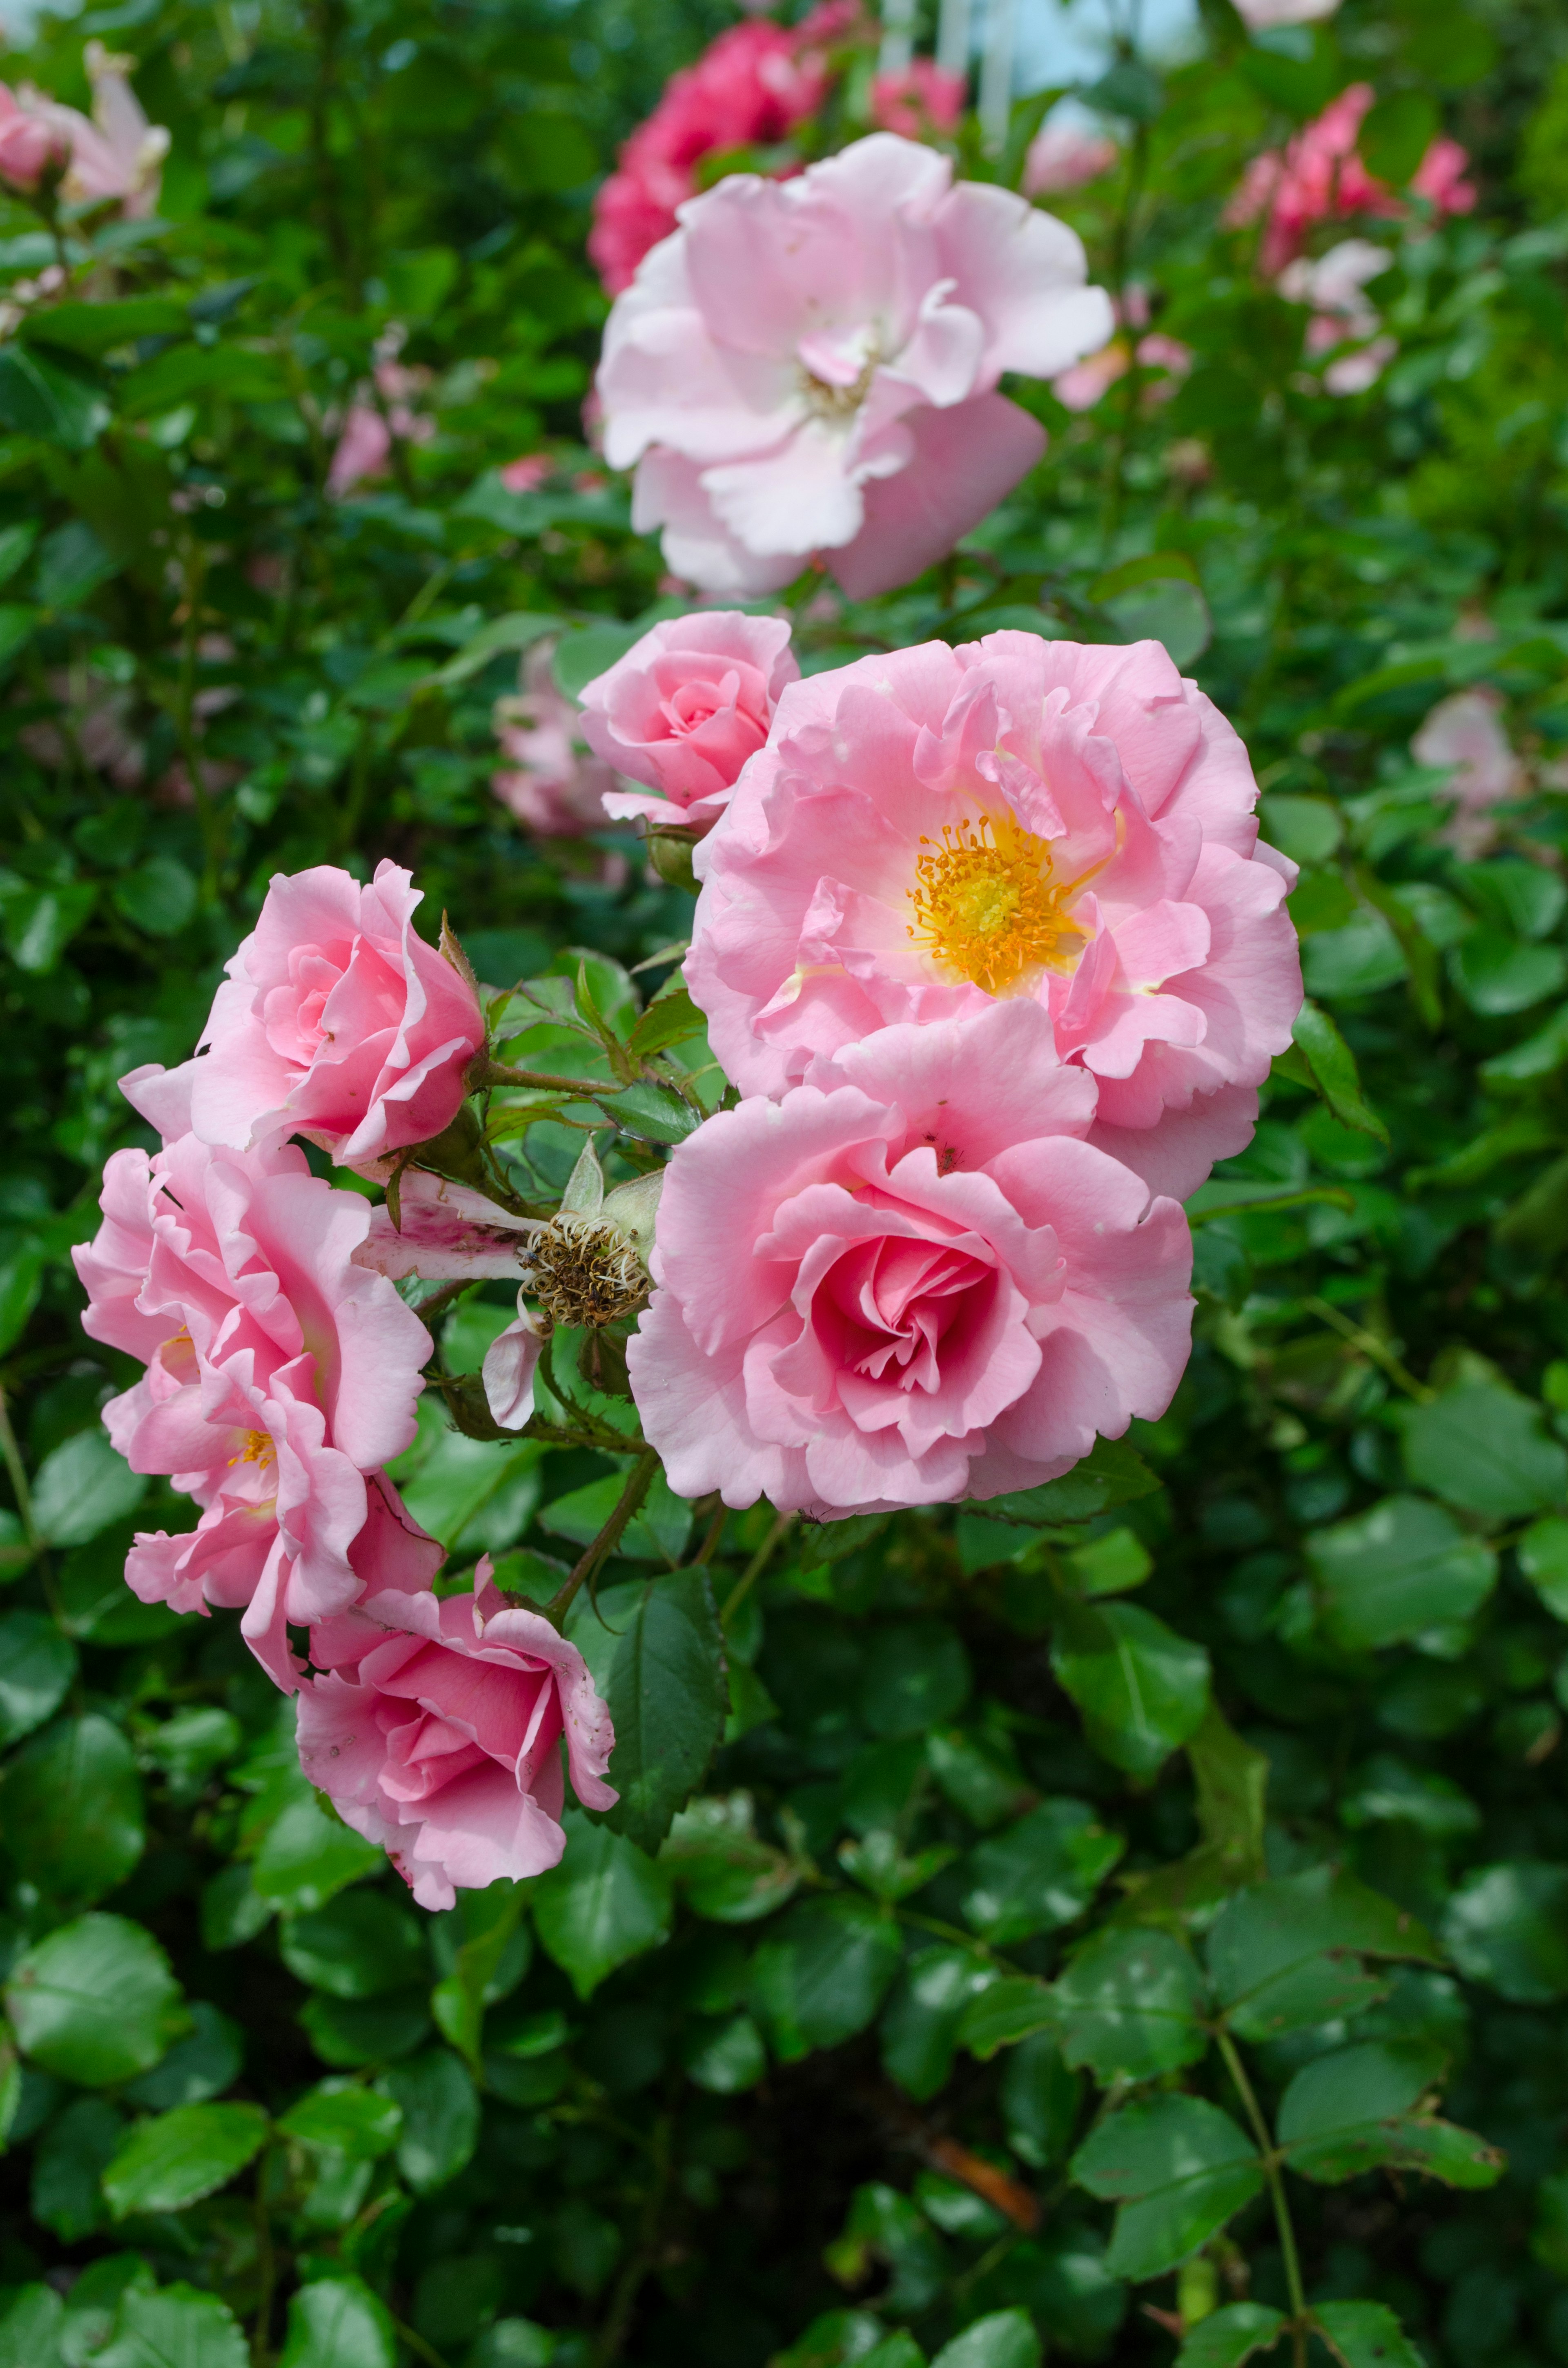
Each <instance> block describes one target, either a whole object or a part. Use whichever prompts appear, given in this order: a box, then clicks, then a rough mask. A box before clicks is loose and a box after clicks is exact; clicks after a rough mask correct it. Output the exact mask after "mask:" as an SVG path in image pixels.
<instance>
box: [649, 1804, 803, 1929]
mask: <svg viewBox="0 0 1568 2368" xmlns="http://www.w3.org/2000/svg"><path fill="white" fill-rule="evenodd" d="M659 1863H660V1865H661V1866H663V1867H664V1868H665V1870H666V1871H667V1872H668V1873H670V1874H672V1875H673V1876H674V1877H675V1880H676V1884H677V1885H678V1886H679V1889H680V1891H681V1893H682V1895H683V1896H684V1897H685V1900H686V1903H687V1907H689V1908H690V1909H691V1910H692V1913H693V1914H694V1915H697V1916H703V1917H707V1918H710V1920H711V1921H712V1922H713V1923H715V1924H751V1923H754V1922H755V1921H756V1918H758V1917H759V1916H771V1915H772V1913H773V1911H774V1909H775V1908H777V1907H783V1905H784V1903H785V1901H786V1900H788V1899H789V1898H790V1896H791V1895H792V1894H793V1893H794V1892H795V1891H796V1890H797V1889H798V1888H799V1885H800V1881H801V1868H800V1866H799V1864H798V1863H797V1861H795V1860H793V1859H791V1858H790V1857H788V1856H786V1854H785V1852H784V1851H783V1850H775V1849H774V1848H773V1846H772V1844H771V1843H769V1842H765V1841H762V1840H760V1839H758V1838H757V1836H756V1833H755V1832H754V1831H753V1830H752V1802H751V1795H750V1793H731V1794H729V1796H728V1797H727V1798H723V1797H721V1798H716V1799H711V1800H705V1801H693V1802H692V1804H691V1805H690V1806H689V1808H686V1809H683V1810H682V1811H681V1813H680V1815H679V1816H677V1817H676V1819H675V1821H674V1823H673V1824H672V1826H671V1827H670V1831H669V1839H667V1840H666V1842H665V1846H664V1848H663V1850H661V1851H660V1852H659Z"/></svg>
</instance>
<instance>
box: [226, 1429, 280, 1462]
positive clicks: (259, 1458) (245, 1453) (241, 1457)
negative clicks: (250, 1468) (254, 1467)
mask: <svg viewBox="0 0 1568 2368" xmlns="http://www.w3.org/2000/svg"><path fill="white" fill-rule="evenodd" d="M277 1460H278V1450H277V1448H276V1447H275V1446H274V1445H273V1443H272V1440H271V1439H270V1437H269V1436H268V1434H267V1432H266V1431H265V1430H247V1431H246V1433H245V1443H244V1448H243V1449H242V1451H241V1452H240V1453H239V1454H238V1455H231V1456H230V1458H229V1463H230V1466H231V1468H232V1467H233V1465H234V1464H236V1463H259V1464H260V1466H261V1468H262V1470H263V1471H264V1472H265V1471H266V1469H267V1465H268V1464H269V1463H276V1462H277Z"/></svg>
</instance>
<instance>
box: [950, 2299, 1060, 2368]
mask: <svg viewBox="0 0 1568 2368" xmlns="http://www.w3.org/2000/svg"><path fill="white" fill-rule="evenodd" d="M931 2368H1040V2337H1039V2336H1038V2335H1037V2334H1036V2332H1035V2328H1034V2324H1033V2321H1032V2320H1031V2319H1030V2317H1029V2316H1028V2312H1027V2311H1022V2310H995V2311H992V2312H990V2313H989V2314H988V2315H987V2316H986V2317H984V2318H977V2319H975V2320H974V2321H973V2322H972V2323H971V2325H970V2326H968V2327H966V2328H964V2330H963V2332H962V2334H961V2335H955V2336H954V2338H953V2340H952V2341H951V2342H950V2343H944V2344H943V2346H942V2348H941V2350H940V2351H938V2352H937V2356H936V2359H935V2360H934V2361H933V2362H932V2363H931Z"/></svg>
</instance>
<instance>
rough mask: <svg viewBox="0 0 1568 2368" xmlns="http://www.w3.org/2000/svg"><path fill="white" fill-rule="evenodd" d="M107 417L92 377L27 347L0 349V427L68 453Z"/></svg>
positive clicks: (91, 437) (82, 445) (81, 447)
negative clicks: (39, 440)
mask: <svg viewBox="0 0 1568 2368" xmlns="http://www.w3.org/2000/svg"><path fill="white" fill-rule="evenodd" d="M108 416H109V408H108V404H107V403H106V402H105V401H104V398H103V396H102V395H101V394H100V393H98V390H97V387H96V386H95V385H94V384H93V382H92V381H91V380H90V379H89V378H87V377H85V376H84V375H83V374H81V373H80V372H78V371H76V370H72V369H69V368H68V367H67V366H66V365H65V364H64V363H63V362H62V361H55V360H51V359H48V358H47V357H46V356H44V355H43V354H40V353H35V352H33V351H31V350H29V349H28V347H23V346H20V345H17V344H11V345H8V346H6V347H4V348H3V349H0V425H4V426H5V427H9V428H11V429H13V430H14V431H15V432H16V433H17V435H20V436H37V437H39V438H41V439H42V441H44V442H45V443H49V444H57V445H59V446H60V447H62V450H65V451H67V452H85V450H87V448H88V446H89V445H90V444H92V443H93V442H94V441H95V439H96V438H97V436H98V435H99V434H100V433H101V431H102V429H103V428H104V427H106V426H107V424H108Z"/></svg>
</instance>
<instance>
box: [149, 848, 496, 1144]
mask: <svg viewBox="0 0 1568 2368" xmlns="http://www.w3.org/2000/svg"><path fill="white" fill-rule="evenodd" d="M423 896H424V891H423V890H422V889H418V888H415V885H414V882H413V880H412V878H411V876H410V874H409V873H408V872H406V871H403V869H402V868H401V866H399V865H398V864H395V863H389V862H382V863H380V864H378V865H377V867H376V876H375V879H374V880H373V881H372V882H371V883H370V885H369V887H363V886H361V884H360V882H358V880H356V879H354V878H353V876H352V875H351V874H350V873H349V872H347V871H339V870H338V869H337V868H336V866H335V865H334V864H330V863H323V864H318V865H316V866H315V867H314V869H313V870H312V871H296V872H292V873H283V872H275V873H274V875H273V878H272V884H271V886H270V887H269V888H268V890H267V899H266V902H265V903H264V904H263V905H262V908H261V912H260V914H259V915H258V916H257V919H256V927H255V928H254V929H253V930H252V931H251V934H250V936H249V937H248V938H246V939H245V940H244V944H243V945H242V946H241V947H240V950H239V951H238V952H237V953H236V954H234V955H233V957H232V959H231V960H230V962H228V964H227V965H226V968H227V971H228V976H227V978H226V980H225V982H224V984H223V985H222V986H221V987H220V988H219V989H218V992H217V995H216V996H214V998H213V1003H212V1009H211V1012H210V1016H209V1018H208V1021H207V1027H206V1030H205V1032H204V1034H203V1036H202V1039H201V1041H202V1043H203V1044H204V1045H205V1046H206V1048H207V1050H206V1053H205V1055H204V1056H202V1057H199V1058H198V1059H196V1060H194V1061H190V1062H187V1064H185V1067H184V1068H183V1069H182V1070H179V1071H177V1072H176V1073H175V1074H176V1075H177V1076H182V1077H187V1078H188V1081H189V1090H190V1109H191V1125H192V1127H193V1128H194V1130H195V1132H196V1133H197V1134H199V1136H200V1137H201V1139H202V1141H203V1142H204V1143H225V1144H233V1145H235V1146H243V1145H244V1144H253V1143H259V1142H261V1141H263V1140H264V1138H265V1137H267V1135H269V1134H303V1135H308V1136H309V1137H310V1139H311V1141H312V1143H317V1144H320V1145H321V1146H322V1148H323V1150H324V1151H328V1152H330V1153H331V1155H332V1156H333V1158H334V1159H335V1160H336V1161H337V1162H338V1163H339V1164H340V1166H342V1167H354V1166H361V1165H366V1164H368V1163H369V1162H371V1161H374V1160H377V1159H381V1158H382V1157H384V1156H386V1154H387V1153H389V1152H392V1151H400V1150H402V1149H403V1147H404V1146H405V1145H406V1144H415V1143H427V1142H428V1141H429V1139H430V1137H431V1136H432V1135H436V1134H439V1133H440V1132H441V1130H442V1128H443V1127H446V1126H449V1125H450V1124H451V1121H452V1120H453V1119H454V1118H455V1117H456V1116H457V1113H458V1110H459V1107H460V1104H461V1102H462V1099H463V1091H464V1087H463V1071H464V1070H465V1068H466V1067H467V1065H468V1064H469V1062H470V1061H471V1060H472V1057H473V1055H474V1053H476V1052H477V1051H478V1050H479V1047H480V1046H481V1045H482V1044H483V1042H484V1015H483V1012H482V1011H481V1010H480V1008H479V1003H478V1000H477V998H476V996H475V995H474V993H473V990H472V987H471V986H470V985H469V984H468V981H467V980H466V979H465V978H464V977H463V976H462V974H461V973H460V972H459V971H457V970H455V969H454V968H453V967H452V964H451V963H450V962H447V961H445V960H444V959H443V957H442V956H441V955H440V954H438V953H437V951H436V949H435V948H434V946H429V945H426V942H425V940H424V939H423V938H421V937H419V936H418V935H417V934H416V933H415V928H414V912H415V906H416V905H418V904H420V903H421V901H422V900H423ZM135 1075H136V1076H137V1077H138V1078H141V1077H142V1076H145V1075H146V1072H145V1071H141V1070H139V1071H137V1072H136V1073H135Z"/></svg>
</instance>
